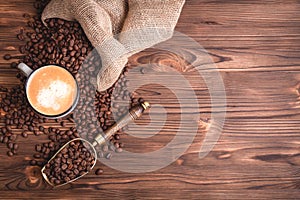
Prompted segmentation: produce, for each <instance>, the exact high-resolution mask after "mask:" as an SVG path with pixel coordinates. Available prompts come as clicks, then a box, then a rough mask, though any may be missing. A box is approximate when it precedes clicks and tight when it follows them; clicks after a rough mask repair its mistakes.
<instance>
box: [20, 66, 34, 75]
mask: <svg viewBox="0 0 300 200" xmlns="http://www.w3.org/2000/svg"><path fill="white" fill-rule="evenodd" d="M18 69H19V70H21V72H22V73H23V74H24V75H25V76H26V77H28V76H29V75H30V74H31V73H32V71H33V70H32V69H31V68H30V67H28V65H26V64H25V63H20V64H19V65H18Z"/></svg>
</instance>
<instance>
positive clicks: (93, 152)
mask: <svg viewBox="0 0 300 200" xmlns="http://www.w3.org/2000/svg"><path fill="white" fill-rule="evenodd" d="M76 141H81V142H82V144H83V146H84V147H85V148H86V149H87V150H88V151H89V152H90V154H91V156H90V158H93V160H92V161H91V162H90V163H91V165H90V166H87V167H86V170H85V171H81V172H80V173H79V172H78V174H77V175H75V177H74V178H72V179H70V180H68V179H69V178H68V179H67V180H65V181H63V182H62V181H61V180H57V179H56V180H50V177H48V175H47V173H46V170H50V171H51V169H50V167H51V166H50V165H51V164H53V163H52V161H53V160H54V159H57V158H62V156H63V155H66V154H61V153H62V152H63V151H66V150H67V148H68V146H70V145H71V144H73V143H74V142H76ZM58 155H61V156H60V157H58ZM69 159H73V158H69ZM96 161H97V152H96V149H95V148H94V146H93V145H92V144H91V143H90V142H89V141H87V140H85V139H83V138H75V139H73V140H70V141H69V142H67V143H66V144H64V145H63V146H62V147H61V148H60V149H59V150H58V151H57V152H56V153H55V154H54V155H53V156H52V158H51V159H50V160H49V161H48V162H47V164H46V165H44V167H43V168H42V170H41V173H42V176H43V177H44V179H45V180H46V182H47V183H48V184H49V185H51V186H53V187H58V186H63V185H66V184H68V183H71V182H73V181H76V180H77V179H79V178H81V177H82V176H84V175H86V174H87V173H89V171H90V170H92V169H93V168H94V166H95V165H96ZM55 164H57V163H55ZM64 164H66V163H63V162H61V166H62V165H64ZM71 164H72V165H73V163H71ZM66 165H68V164H66ZM79 165H80V164H79ZM61 166H56V167H59V168H56V167H55V168H54V169H60V170H62V169H61ZM68 166H70V163H69V165H68ZM77 171H78V170H77ZM74 172H75V170H73V172H71V173H74ZM50 173H51V172H50Z"/></svg>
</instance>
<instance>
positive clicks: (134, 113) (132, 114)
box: [41, 102, 150, 187]
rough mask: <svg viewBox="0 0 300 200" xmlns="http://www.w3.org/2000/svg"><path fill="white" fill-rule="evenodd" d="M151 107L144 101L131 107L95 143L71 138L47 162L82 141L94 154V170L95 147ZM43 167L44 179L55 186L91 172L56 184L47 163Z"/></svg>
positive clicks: (99, 135) (97, 137)
mask: <svg viewBox="0 0 300 200" xmlns="http://www.w3.org/2000/svg"><path fill="white" fill-rule="evenodd" d="M149 107H150V104H149V103H148V102H143V103H141V104H139V105H137V106H134V107H133V108H131V109H130V110H129V112H128V113H127V114H125V115H124V116H122V117H121V119H120V120H118V121H117V122H116V123H115V124H114V125H113V126H111V127H110V128H109V129H107V130H106V131H105V132H104V134H102V133H99V134H98V135H97V136H96V137H95V139H94V141H93V143H90V142H89V141H87V140H85V139H83V138H75V139H73V140H70V141H69V142H67V143H66V144H64V145H63V146H62V147H61V148H60V149H59V150H58V151H57V152H56V153H55V154H54V156H52V158H51V159H50V160H49V161H48V162H47V164H48V165H49V164H50V162H51V161H52V160H53V159H55V158H56V156H57V155H58V154H59V153H60V152H62V151H63V150H64V149H65V148H66V147H67V146H68V145H70V143H71V142H74V141H82V143H83V144H85V147H86V148H88V149H89V150H90V151H91V153H92V156H93V158H94V160H93V162H92V163H93V164H92V166H91V167H90V170H92V169H93V168H94V166H95V165H96V161H97V151H96V149H95V147H96V146H97V145H102V144H104V143H105V142H106V141H107V139H109V138H110V137H111V136H112V135H113V134H114V133H116V132H117V131H118V130H119V129H121V128H123V127H124V126H126V125H127V124H129V123H131V122H133V121H134V120H136V119H137V118H139V117H140V116H142V114H143V112H144V111H145V110H146V109H147V108H149ZM47 164H45V166H44V167H43V168H42V169H41V173H42V175H43V177H44V179H45V180H46V182H47V183H48V184H49V185H51V186H53V187H59V186H63V185H66V184H68V183H71V182H73V181H75V180H77V179H79V178H81V177H82V176H84V175H86V174H87V173H89V171H90V170H89V171H86V172H85V173H83V174H81V175H79V176H77V177H76V178H73V179H71V180H69V181H66V182H64V183H59V184H55V183H52V182H51V181H50V180H49V177H48V176H47V174H46V173H45V170H46V165H47Z"/></svg>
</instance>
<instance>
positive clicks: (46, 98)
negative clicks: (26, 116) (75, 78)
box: [37, 80, 71, 111]
mask: <svg viewBox="0 0 300 200" xmlns="http://www.w3.org/2000/svg"><path fill="white" fill-rule="evenodd" d="M70 90H71V86H70V85H68V84H67V83H65V82H63V81H61V80H55V81H53V82H52V83H51V84H50V85H49V86H48V87H45V88H43V89H41V90H40V91H39V93H38V96H37V101H38V103H39V104H40V105H41V106H42V107H44V108H52V109H53V110H56V111H57V110H59V109H60V102H61V101H62V100H63V99H64V98H66V97H68V96H69V95H70Z"/></svg>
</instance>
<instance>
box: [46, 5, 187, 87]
mask: <svg viewBox="0 0 300 200" xmlns="http://www.w3.org/2000/svg"><path fill="white" fill-rule="evenodd" d="M184 2H185V0H128V1H125V0H52V1H51V2H50V3H49V4H48V5H47V6H46V8H45V10H44V11H43V13H42V21H44V20H46V19H48V18H62V19H65V20H69V21H72V20H77V21H78V22H79V23H80V25H81V26H82V28H83V30H84V32H85V34H86V35H87V37H88V39H89V40H90V42H91V43H92V45H93V46H94V47H95V48H96V49H97V52H98V53H99V55H100V56H101V61H102V67H101V69H100V71H99V73H98V75H97V86H98V90H99V91H103V90H106V89H108V88H109V87H111V86H112V85H113V84H114V83H115V81H116V80H117V79H118V77H119V75H120V74H121V72H122V70H123V68H124V66H125V64H126V63H127V61H128V57H130V56H131V55H133V54H135V53H137V52H139V51H142V50H144V49H146V48H149V47H151V46H153V45H155V44H157V43H160V42H162V41H165V40H167V39H169V38H170V37H172V34H173V31H174V28H175V26H176V23H177V20H178V18H179V15H180V12H181V9H182V6H183V4H184Z"/></svg>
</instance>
